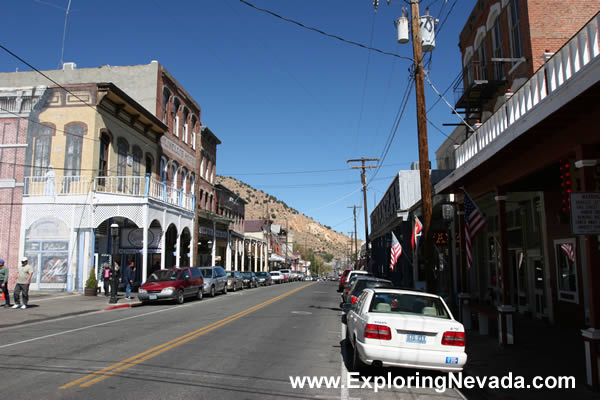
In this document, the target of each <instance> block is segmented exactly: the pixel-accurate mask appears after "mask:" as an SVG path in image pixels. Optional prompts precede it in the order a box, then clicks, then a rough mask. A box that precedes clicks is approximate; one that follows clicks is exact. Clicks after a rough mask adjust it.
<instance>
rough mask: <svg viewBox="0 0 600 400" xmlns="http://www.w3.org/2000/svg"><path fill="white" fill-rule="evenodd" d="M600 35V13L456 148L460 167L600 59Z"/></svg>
mask: <svg viewBox="0 0 600 400" xmlns="http://www.w3.org/2000/svg"><path fill="white" fill-rule="evenodd" d="M599 36H600V14H597V15H596V16H595V17H594V18H593V19H592V20H591V21H590V22H589V23H588V24H587V25H586V26H585V27H583V28H582V29H581V30H580V31H579V32H578V33H577V34H576V35H575V36H573V37H572V38H571V39H570V40H569V41H568V42H567V43H566V44H565V45H564V46H563V47H562V48H561V49H560V50H559V51H558V52H557V53H556V54H554V55H553V56H552V57H551V58H550V59H549V60H548V61H547V62H546V63H545V64H544V65H543V66H542V67H541V68H540V69H539V70H538V71H537V72H536V73H535V74H534V75H533V76H532V77H531V78H530V79H529V80H528V81H527V82H526V83H525V84H524V85H523V86H522V87H521V88H520V89H519V90H517V91H516V92H515V93H514V94H513V95H512V96H511V97H510V98H509V99H508V100H507V101H506V103H504V104H503V105H502V106H501V107H500V108H499V109H498V111H496V113H494V115H492V116H491V117H490V118H489V119H488V120H487V121H485V123H483V124H482V125H481V126H480V127H479V128H478V129H477V130H475V132H474V133H473V134H472V135H471V136H470V137H469V138H468V139H467V140H466V141H465V142H464V143H463V144H462V145H460V147H459V148H458V149H456V150H455V156H456V167H457V168H458V167H460V166H461V165H463V164H464V163H466V162H467V161H468V160H470V159H471V158H473V157H474V156H475V154H477V153H478V152H479V151H481V150H483V149H484V148H485V147H486V146H488V145H489V144H490V143H492V142H493V141H494V140H495V139H496V138H497V137H498V136H500V135H502V134H503V133H504V132H505V131H506V130H507V129H508V128H509V127H510V126H511V125H512V124H514V123H515V122H517V121H519V120H520V119H521V118H522V117H523V116H524V115H525V114H527V113H528V112H530V111H531V110H532V109H533V108H534V107H535V106H536V105H538V104H539V103H540V102H541V101H542V100H543V99H545V98H546V97H547V96H549V95H551V94H552V93H553V92H554V91H556V90H557V89H559V88H561V87H562V86H563V85H564V84H565V82H567V81H569V80H570V79H573V78H574V77H576V76H577V73H578V72H579V71H580V70H581V69H582V68H583V67H585V66H586V65H587V64H589V63H590V62H591V61H592V60H594V59H596V58H597V57H598V55H599V54H600V46H599Z"/></svg>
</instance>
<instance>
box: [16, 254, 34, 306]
mask: <svg viewBox="0 0 600 400" xmlns="http://www.w3.org/2000/svg"><path fill="white" fill-rule="evenodd" d="M32 276H33V268H31V265H29V260H28V259H27V257H23V258H22V259H21V265H19V266H18V267H17V284H16V286H15V292H14V294H13V295H14V297H15V304H14V305H13V306H12V308H19V307H20V308H21V309H23V310H24V309H26V308H27V302H28V301H29V283H30V282H31V277H32ZM20 297H23V304H22V305H21V301H20Z"/></svg>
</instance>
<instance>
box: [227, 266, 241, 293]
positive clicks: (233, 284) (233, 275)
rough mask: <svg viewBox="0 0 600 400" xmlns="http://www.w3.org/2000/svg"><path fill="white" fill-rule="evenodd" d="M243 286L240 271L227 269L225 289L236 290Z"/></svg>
mask: <svg viewBox="0 0 600 400" xmlns="http://www.w3.org/2000/svg"><path fill="white" fill-rule="evenodd" d="M243 288H244V279H243V278H242V274H241V272H240V271H227V290H233V291H234V292H237V291H238V290H242V289H243Z"/></svg>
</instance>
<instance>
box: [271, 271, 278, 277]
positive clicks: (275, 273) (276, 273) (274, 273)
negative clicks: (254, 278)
mask: <svg viewBox="0 0 600 400" xmlns="http://www.w3.org/2000/svg"><path fill="white" fill-rule="evenodd" d="M271 275H274V276H277V275H279V272H276V271H275V272H271Z"/></svg>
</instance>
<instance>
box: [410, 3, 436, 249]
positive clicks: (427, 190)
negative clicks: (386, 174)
mask: <svg viewBox="0 0 600 400" xmlns="http://www.w3.org/2000/svg"><path fill="white" fill-rule="evenodd" d="M410 9H411V17H412V42H413V58H414V63H415V88H416V97H417V130H418V135H419V171H420V177H421V201H422V204H423V238H424V239H425V240H426V241H427V242H429V239H430V237H429V233H430V229H429V228H430V227H431V214H432V201H431V178H430V175H429V168H430V166H429V147H428V143H427V109H426V108H425V80H424V71H423V47H422V43H421V22H420V21H421V19H420V16H419V0H411V2H410Z"/></svg>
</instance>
